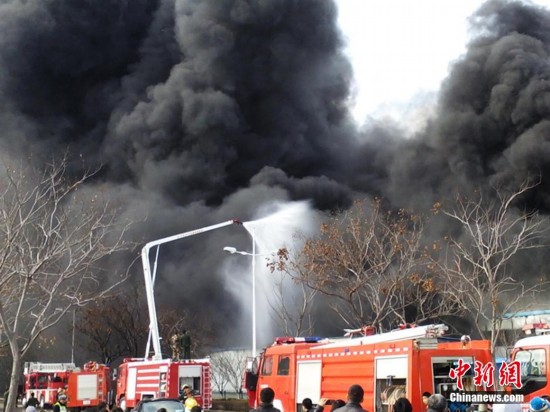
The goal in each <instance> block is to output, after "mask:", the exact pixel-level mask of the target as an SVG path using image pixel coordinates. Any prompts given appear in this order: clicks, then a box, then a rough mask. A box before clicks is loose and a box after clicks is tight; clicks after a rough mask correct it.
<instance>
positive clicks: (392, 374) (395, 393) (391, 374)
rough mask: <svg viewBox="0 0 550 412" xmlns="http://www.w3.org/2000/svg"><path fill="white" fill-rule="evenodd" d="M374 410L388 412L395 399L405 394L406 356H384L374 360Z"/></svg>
mask: <svg viewBox="0 0 550 412" xmlns="http://www.w3.org/2000/svg"><path fill="white" fill-rule="evenodd" d="M375 362H376V363H375V365H376V366H375V367H376V385H375V392H374V395H375V396H374V405H375V410H377V411H383V412H388V411H391V410H392V408H391V406H392V405H393V404H394V403H395V401H396V400H397V399H398V398H400V397H402V396H406V395H407V372H408V359H407V356H384V357H378V358H376V360H375Z"/></svg>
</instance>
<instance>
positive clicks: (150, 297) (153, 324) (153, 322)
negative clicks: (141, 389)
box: [141, 219, 241, 360]
mask: <svg viewBox="0 0 550 412" xmlns="http://www.w3.org/2000/svg"><path fill="white" fill-rule="evenodd" d="M234 223H237V224H241V222H240V221H239V220H237V219H233V220H228V221H226V222H222V223H218V224H216V225H212V226H207V227H203V228H201V229H196V230H191V231H189V232H184V233H180V234H178V235H173V236H169V237H165V238H162V239H157V240H153V241H152V242H149V243H147V244H146V245H145V246H144V247H143V249H141V262H142V264H143V276H144V277H145V293H146V296H147V307H148V309H149V322H150V323H149V333H150V337H151V338H150V339H148V340H147V347H146V348H145V359H147V358H148V357H149V344H150V342H151V341H152V342H153V352H154V355H153V359H154V360H160V359H162V353H161V348H160V335H159V326H158V319H157V309H156V306H155V296H154V291H153V284H154V273H152V272H151V264H150V262H149V250H150V249H151V248H152V247H154V246H157V247H158V246H160V245H162V244H164V243H168V242H173V241H174V240H178V239H182V238H184V237H188V236H193V235H197V234H199V233H204V232H208V231H209V230H214V229H218V228H221V227H224V226H227V225H231V224H234Z"/></svg>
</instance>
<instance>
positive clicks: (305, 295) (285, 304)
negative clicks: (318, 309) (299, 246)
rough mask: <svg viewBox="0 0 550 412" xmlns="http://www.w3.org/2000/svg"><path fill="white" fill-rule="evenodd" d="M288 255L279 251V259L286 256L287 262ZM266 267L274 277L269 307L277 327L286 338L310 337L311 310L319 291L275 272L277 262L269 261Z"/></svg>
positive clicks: (312, 327)
mask: <svg viewBox="0 0 550 412" xmlns="http://www.w3.org/2000/svg"><path fill="white" fill-rule="evenodd" d="M288 253H290V252H289V251H287V250H286V249H283V250H280V251H279V252H278V256H279V259H281V258H284V257H285V255H286V258H287V261H288V260H291V259H292V258H290V257H289V256H288V255H287V254H288ZM293 261H294V260H293ZM268 267H269V268H270V269H271V272H272V273H273V274H274V276H275V279H274V283H273V286H274V288H273V290H272V297H271V298H270V299H269V305H270V307H271V309H272V310H271V313H272V316H273V318H274V319H275V321H276V323H277V325H278V326H279V328H280V329H281V330H282V331H283V333H284V334H285V335H286V336H302V335H312V334H313V330H314V326H315V323H314V319H313V313H312V308H313V307H314V305H315V296H316V295H317V293H318V292H319V291H318V290H317V289H314V288H311V287H309V286H308V285H306V284H305V283H303V282H296V279H295V278H289V277H288V275H287V274H286V273H285V272H284V271H275V268H276V267H277V261H273V260H271V261H269V262H268ZM289 283H291V285H289ZM291 286H292V287H291Z"/></svg>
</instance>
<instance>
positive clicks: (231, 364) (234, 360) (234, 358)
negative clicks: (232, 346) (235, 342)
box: [210, 351, 247, 392]
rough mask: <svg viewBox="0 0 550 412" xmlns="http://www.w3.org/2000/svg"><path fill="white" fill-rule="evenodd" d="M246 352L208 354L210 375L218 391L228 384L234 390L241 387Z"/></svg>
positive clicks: (236, 390) (221, 390) (237, 390)
mask: <svg viewBox="0 0 550 412" xmlns="http://www.w3.org/2000/svg"><path fill="white" fill-rule="evenodd" d="M246 357H247V353H246V352H245V351H223V352H215V353H213V354H211V356H210V362H211V363H212V376H213V380H214V383H215V385H216V387H217V388H218V390H219V391H220V392H223V391H224V390H225V388H226V386H227V385H228V384H229V385H230V386H231V388H233V390H234V391H235V392H239V389H240V388H241V387H242V383H243V382H242V380H243V374H244V368H245V363H246Z"/></svg>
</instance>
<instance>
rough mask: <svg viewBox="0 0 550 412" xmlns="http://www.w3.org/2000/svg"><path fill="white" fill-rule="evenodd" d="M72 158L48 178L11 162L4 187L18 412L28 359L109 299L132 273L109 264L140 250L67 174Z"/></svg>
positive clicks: (1, 207) (3, 256)
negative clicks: (72, 316)
mask: <svg viewBox="0 0 550 412" xmlns="http://www.w3.org/2000/svg"><path fill="white" fill-rule="evenodd" d="M66 167H67V159H66V158H65V159H63V160H62V161H60V162H58V163H55V164H52V165H50V166H49V167H48V168H46V170H45V171H43V172H37V171H35V170H31V169H29V168H25V167H15V168H14V167H12V166H10V165H8V164H6V163H5V162H4V168H5V169H4V171H3V172H4V173H3V175H4V176H3V179H2V180H1V183H0V242H1V243H0V245H1V248H0V250H1V252H0V293H1V295H2V299H0V325H1V327H2V331H3V333H4V335H5V337H6V339H7V341H8V342H9V348H10V353H11V355H12V358H13V362H12V368H11V379H10V392H9V400H8V404H7V405H6V410H15V401H16V395H17V383H18V379H19V374H20V371H21V367H22V359H23V357H24V356H25V354H26V353H27V351H28V350H29V348H30V347H31V346H32V344H33V343H34V342H35V341H36V340H37V339H38V338H39V337H40V336H41V334H42V333H43V332H44V331H46V330H47V329H49V328H51V327H52V326H54V325H56V324H57V323H58V322H59V321H60V320H61V319H62V318H63V316H64V315H65V314H66V313H67V312H68V311H71V310H73V308H75V307H80V306H84V305H86V304H88V303H90V302H93V301H94V300H96V299H100V298H102V297H104V296H106V295H107V294H109V293H110V292H111V291H112V290H113V289H114V288H115V287H116V286H117V285H119V284H120V283H121V282H123V281H124V280H125V279H126V276H127V272H126V271H124V273H120V274H116V273H114V271H113V269H112V268H109V272H107V268H108V263H109V262H108V261H107V258H108V257H109V256H110V255H112V254H113V253H115V252H119V251H123V250H128V249H129V248H131V247H132V245H131V244H130V243H128V242H127V241H125V240H124V234H125V232H126V230H127V228H128V223H124V224H120V222H119V221H118V220H117V210H116V209H115V208H114V207H113V206H112V205H111V204H109V202H108V201H104V200H103V199H101V198H100V197H99V196H87V193H86V190H84V189H83V184H84V182H86V181H87V180H88V179H89V178H90V177H91V176H92V175H93V174H94V173H93V172H84V173H83V175H82V176H81V177H80V178H78V179H76V180H69V179H68V177H67V173H66Z"/></svg>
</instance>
